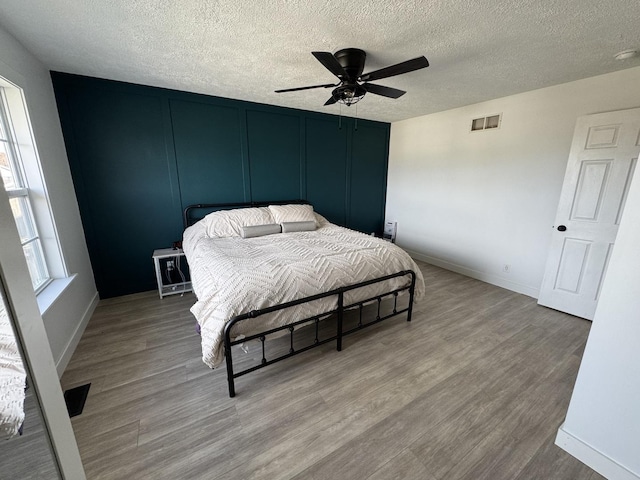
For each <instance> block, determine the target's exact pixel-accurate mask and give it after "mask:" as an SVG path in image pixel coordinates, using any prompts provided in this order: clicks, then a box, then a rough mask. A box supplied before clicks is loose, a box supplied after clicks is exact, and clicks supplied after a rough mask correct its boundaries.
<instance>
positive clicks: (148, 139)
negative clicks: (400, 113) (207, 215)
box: [51, 72, 390, 298]
mask: <svg viewBox="0 0 640 480" xmlns="http://www.w3.org/2000/svg"><path fill="white" fill-rule="evenodd" d="M51 76H52V80H53V86H54V91H55V94H56V100H57V103H58V111H59V113H60V120H61V124H62V131H63V135H64V139H65V143H66V147H67V154H68V157H69V164H70V167H71V173H72V176H73V181H74V186H75V189H76V195H77V198H78V204H79V207H80V213H81V216H82V221H83V225H84V230H85V236H86V239H87V245H88V248H89V254H90V256H91V262H92V265H93V269H94V274H95V278H96V284H97V286H98V291H99V292H100V296H101V297H102V298H108V297H113V296H118V295H125V294H129V293H135V292H140V291H146V290H153V289H155V288H156V285H155V275H154V270H153V264H152V261H151V254H152V252H153V250H154V249H156V248H164V247H169V246H171V242H173V241H175V240H179V239H181V238H182V230H183V228H182V217H181V213H182V209H183V208H184V207H186V206H187V205H189V204H193V203H223V202H249V201H270V200H273V201H276V200H289V199H297V198H301V199H306V200H308V201H309V202H310V203H311V204H312V205H313V206H314V209H315V210H316V211H317V212H318V213H320V214H322V215H324V216H325V217H327V218H328V219H329V220H330V221H332V222H334V223H337V224H339V225H343V226H347V227H349V228H353V229H356V230H360V231H363V232H366V233H371V232H376V233H381V232H382V228H383V222H384V208H385V195H386V181H387V162H388V150H389V131H390V125H389V124H387V123H380V122H373V121H368V120H362V119H360V120H357V122H356V121H355V120H354V119H351V118H345V117H343V118H342V120H341V121H340V120H339V117H338V116H335V115H328V114H321V113H315V112H307V111H303V110H294V109H288V108H282V107H274V106H270V105H261V104H256V103H251V102H243V101H239V100H231V99H225V98H219V97H211V96H206V95H198V94H193V93H187V92H179V91H174V90H167V89H161V88H155V87H147V86H142V85H133V84H127V83H122V82H114V81H109V80H102V79H96V78H89V77H82V76H77V75H70V74H64V73H58V72H52V73H51Z"/></svg>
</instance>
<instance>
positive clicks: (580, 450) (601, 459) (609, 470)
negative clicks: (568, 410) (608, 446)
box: [555, 423, 640, 480]
mask: <svg viewBox="0 0 640 480" xmlns="http://www.w3.org/2000/svg"><path fill="white" fill-rule="evenodd" d="M555 443H556V445H557V446H559V447H560V448H561V449H563V450H564V451H565V452H567V453H568V454H570V455H572V456H574V457H575V458H577V459H578V460H580V461H581V462H582V463H584V464H585V465H587V466H588V467H590V468H592V469H593V470H595V471H596V472H598V473H599V474H600V475H602V476H604V477H606V478H609V479H611V480H640V474H636V473H633V472H632V471H630V470H628V469H627V468H625V467H623V466H622V465H620V464H619V463H618V462H616V461H615V460H613V459H612V458H611V457H608V456H607V455H605V454H604V453H602V452H600V451H599V450H596V449H595V448H594V447H592V446H591V445H589V444H587V443H585V442H583V441H582V440H580V439H579V438H577V437H575V436H573V435H572V434H571V433H569V432H567V431H566V430H565V429H564V423H563V424H562V425H561V426H560V428H559V429H558V434H557V436H556V442H555Z"/></svg>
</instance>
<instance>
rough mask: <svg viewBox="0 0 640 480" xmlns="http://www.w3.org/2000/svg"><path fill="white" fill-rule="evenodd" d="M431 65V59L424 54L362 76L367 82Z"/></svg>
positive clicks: (362, 79) (361, 78)
mask: <svg viewBox="0 0 640 480" xmlns="http://www.w3.org/2000/svg"><path fill="white" fill-rule="evenodd" d="M428 66H429V61H428V60H427V59H426V58H425V57H424V56H423V57H418V58H414V59H412V60H407V61H406V62H402V63H397V64H395V65H391V66H390V67H385V68H381V69H380V70H374V71H373V72H369V73H365V74H364V75H362V76H360V79H359V80H361V81H363V82H367V81H369V80H380V79H383V78H388V77H394V76H396V75H402V74H403V73H409V72H413V71H414V70H420V69H421V68H425V67H428Z"/></svg>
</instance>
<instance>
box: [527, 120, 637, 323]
mask: <svg viewBox="0 0 640 480" xmlns="http://www.w3.org/2000/svg"><path fill="white" fill-rule="evenodd" d="M639 132H640V109H637V108H636V109H630V110H623V111H619V112H610V113H603V114H597V115H587V116H584V117H580V118H579V119H578V121H577V123H576V129H575V133H574V137H573V142H572V145H571V152H570V154H569V161H568V163H567V170H566V174H565V180H564V184H563V187H562V192H561V194H560V202H559V204H558V212H557V215H556V222H555V225H554V232H553V236H552V241H551V247H550V250H549V255H548V258H547V264H546V269H545V276H544V280H543V282H542V287H541V289H540V298H539V299H538V303H539V304H540V305H545V306H548V307H551V308H555V309H558V310H562V311H564V312H567V313H571V314H573V315H577V316H580V317H584V318H588V319H592V318H593V315H594V313H595V308H596V305H597V300H598V296H599V293H600V288H601V285H602V282H603V279H604V276H605V275H606V268H607V265H608V259H609V257H610V255H611V250H612V249H613V246H614V244H615V238H616V235H617V232H618V224H619V221H620V217H621V215H622V210H623V209H624V203H625V200H626V195H627V190H628V188H629V184H630V182H631V177H632V176H633V173H634V170H635V165H636V162H637V158H638V152H639V151H640V148H639V146H638V141H637V139H638V134H639ZM560 225H564V226H566V230H564V231H558V230H557V229H556V228H555V227H557V226H560Z"/></svg>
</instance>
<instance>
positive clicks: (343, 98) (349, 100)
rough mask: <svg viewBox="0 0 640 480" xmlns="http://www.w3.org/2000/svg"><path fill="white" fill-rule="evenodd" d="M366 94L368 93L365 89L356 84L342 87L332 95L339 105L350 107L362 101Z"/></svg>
mask: <svg viewBox="0 0 640 480" xmlns="http://www.w3.org/2000/svg"><path fill="white" fill-rule="evenodd" d="M366 93H367V91H366V90H365V89H364V87H362V86H360V85H358V84H354V85H344V86H340V87H338V88H336V89H335V90H334V91H333V92H331V95H332V96H333V98H334V100H335V101H336V102H337V103H342V104H343V105H346V106H347V107H349V106H351V105H353V104H354V103H358V102H359V101H360V100H362V98H363V97H364V96H365V94H366Z"/></svg>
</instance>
